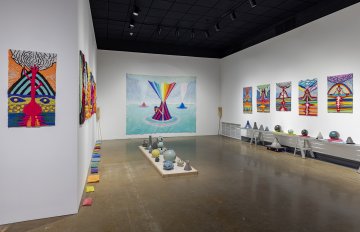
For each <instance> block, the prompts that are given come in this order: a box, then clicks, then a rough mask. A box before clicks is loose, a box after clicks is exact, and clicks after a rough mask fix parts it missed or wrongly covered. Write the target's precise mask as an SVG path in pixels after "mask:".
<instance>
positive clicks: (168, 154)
mask: <svg viewBox="0 0 360 232" xmlns="http://www.w3.org/2000/svg"><path fill="white" fill-rule="evenodd" d="M163 155H164V160H165V161H167V160H168V161H171V162H173V163H175V159H176V153H175V151H174V150H172V149H168V150H167V151H165V152H164V153H163Z"/></svg>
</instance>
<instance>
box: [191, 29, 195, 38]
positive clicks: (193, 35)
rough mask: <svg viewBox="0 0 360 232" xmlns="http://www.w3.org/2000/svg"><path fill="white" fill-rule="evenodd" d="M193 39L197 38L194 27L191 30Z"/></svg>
mask: <svg viewBox="0 0 360 232" xmlns="http://www.w3.org/2000/svg"><path fill="white" fill-rule="evenodd" d="M191 39H195V31H194V29H192V30H191Z"/></svg>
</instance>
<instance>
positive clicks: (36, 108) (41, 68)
mask: <svg viewBox="0 0 360 232" xmlns="http://www.w3.org/2000/svg"><path fill="white" fill-rule="evenodd" d="M8 59H9V73H8V76H9V79H8V127H41V126H54V125H55V97H56V64H57V55H56V54H55V53H43V52H34V51H21V50H11V49H10V50H9V51H8Z"/></svg>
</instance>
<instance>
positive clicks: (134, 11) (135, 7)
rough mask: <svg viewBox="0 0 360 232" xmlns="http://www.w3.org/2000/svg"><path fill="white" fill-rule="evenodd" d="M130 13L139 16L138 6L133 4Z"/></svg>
mask: <svg viewBox="0 0 360 232" xmlns="http://www.w3.org/2000/svg"><path fill="white" fill-rule="evenodd" d="M132 14H133V15H134V16H139V14H140V8H139V7H138V6H136V5H135V6H134V9H133V13H132Z"/></svg>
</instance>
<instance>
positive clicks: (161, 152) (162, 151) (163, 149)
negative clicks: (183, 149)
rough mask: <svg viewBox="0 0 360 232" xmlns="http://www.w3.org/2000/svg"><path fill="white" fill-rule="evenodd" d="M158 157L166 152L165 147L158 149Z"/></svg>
mask: <svg viewBox="0 0 360 232" xmlns="http://www.w3.org/2000/svg"><path fill="white" fill-rule="evenodd" d="M158 149H159V151H160V155H163V154H164V152H165V151H167V148H166V147H159V148H158Z"/></svg>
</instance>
